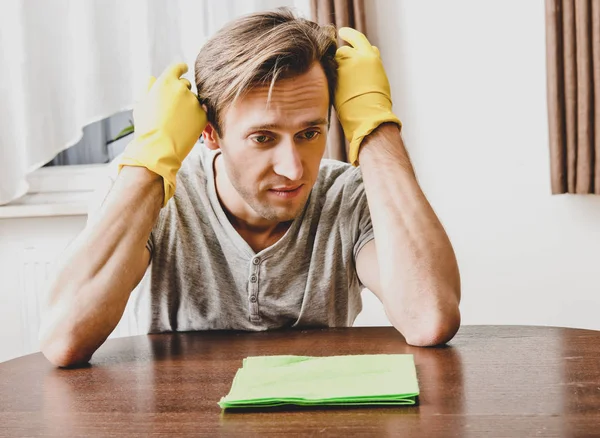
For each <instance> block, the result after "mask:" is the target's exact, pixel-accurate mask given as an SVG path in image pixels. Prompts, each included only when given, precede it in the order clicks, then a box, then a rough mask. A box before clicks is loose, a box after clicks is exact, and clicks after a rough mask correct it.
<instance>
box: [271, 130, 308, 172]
mask: <svg viewBox="0 0 600 438" xmlns="http://www.w3.org/2000/svg"><path fill="white" fill-rule="evenodd" d="M273 170H274V171H275V173H276V174H277V175H281V176H284V177H286V178H287V179H289V180H291V181H299V180H300V179H302V175H303V174H304V169H303V167H302V159H301V157H300V154H299V153H298V147H297V146H296V144H295V143H294V141H293V140H284V141H282V142H281V143H279V145H277V151H276V156H275V166H274V167H273Z"/></svg>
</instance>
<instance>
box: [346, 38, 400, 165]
mask: <svg viewBox="0 0 600 438" xmlns="http://www.w3.org/2000/svg"><path fill="white" fill-rule="evenodd" d="M338 33H339V36H340V38H342V39H343V40H345V41H347V42H348V43H349V44H350V45H351V47H350V46H344V47H340V48H339V49H338V51H337V53H336V55H335V58H336V60H337V62H338V85H337V89H336V92H335V109H336V111H337V113H338V117H339V119H340V122H341V124H342V128H344V134H345V135H346V138H347V139H348V141H349V142H350V151H349V157H348V158H349V161H350V163H352V164H353V165H355V166H356V165H358V152H359V150H360V144H361V142H362V140H363V138H364V137H366V136H367V135H369V134H370V133H371V132H372V131H374V130H375V129H376V128H377V127H378V126H379V125H381V124H382V123H385V122H394V123H397V124H398V126H400V127H401V126H402V124H401V123H400V120H399V119H398V117H396V116H395V115H394V113H393V112H392V98H391V92H390V84H389V82H388V79H387V76H386V74H385V70H384V68H383V64H382V62H381V58H380V56H379V50H378V49H377V47H374V46H372V45H371V43H369V40H367V37H365V36H364V35H363V34H362V33H360V32H358V31H357V30H354V29H351V28H349V27H342V28H341V29H340V30H339V32H338Z"/></svg>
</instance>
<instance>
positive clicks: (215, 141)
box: [202, 122, 221, 150]
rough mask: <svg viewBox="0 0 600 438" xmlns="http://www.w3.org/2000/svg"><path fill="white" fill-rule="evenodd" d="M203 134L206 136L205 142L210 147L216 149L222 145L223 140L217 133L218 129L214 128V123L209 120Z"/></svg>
mask: <svg viewBox="0 0 600 438" xmlns="http://www.w3.org/2000/svg"><path fill="white" fill-rule="evenodd" d="M202 136H203V137H204V144H205V145H206V146H207V147H208V148H209V149H212V150H215V149H219V148H220V147H221V145H220V142H221V141H220V139H219V136H218V135H217V130H216V129H215V128H214V126H213V125H212V123H210V122H209V123H207V124H206V127H205V128H204V131H202Z"/></svg>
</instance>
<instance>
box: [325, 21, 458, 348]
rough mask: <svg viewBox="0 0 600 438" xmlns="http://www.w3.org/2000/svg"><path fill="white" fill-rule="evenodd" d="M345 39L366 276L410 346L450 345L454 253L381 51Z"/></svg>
mask: <svg viewBox="0 0 600 438" xmlns="http://www.w3.org/2000/svg"><path fill="white" fill-rule="evenodd" d="M338 35H339V37H340V38H342V39H343V40H345V41H347V42H348V43H350V45H349V46H343V47H340V48H339V49H338V50H337V52H336V60H337V62H338V85H337V88H336V92H335V108H336V110H337V112H338V116H339V119H340V122H341V124H342V127H343V128H344V133H345V135H346V138H347V139H348V141H349V142H350V149H349V158H350V162H351V163H352V164H354V165H357V164H358V161H359V158H360V163H361V168H362V174H363V181H364V184H365V189H366V193H367V201H368V204H369V210H370V213H371V220H372V224H373V230H374V233H375V241H374V242H370V243H367V244H366V245H365V246H364V247H363V249H362V250H361V251H360V253H359V254H358V255H357V260H356V265H357V272H358V275H359V277H360V279H361V281H362V282H363V284H365V285H366V286H367V287H368V288H369V289H371V290H372V291H373V292H375V294H376V295H377V296H378V297H379V298H380V299H381V301H382V302H383V305H384V307H385V310H386V313H387V315H388V317H389V318H390V321H391V322H392V324H394V326H395V327H396V328H397V329H398V330H399V331H400V332H401V333H402V334H403V335H404V337H405V338H406V340H407V341H408V343H410V344H413V345H419V346H426V345H436V344H441V343H444V342H446V341H448V340H450V339H451V338H452V337H453V336H454V334H455V333H456V331H457V330H458V327H459V325H460V312H459V311H458V303H459V300H460V280H459V274H458V267H457V265H456V258H455V256H454V252H453V250H452V246H451V245H450V242H449V240H448V237H447V236H446V233H445V232H444V230H443V228H442V225H441V224H440V222H439V221H438V219H437V217H436V216H435V213H434V212H433V210H432V209H431V207H430V205H429V203H428V202H427V199H425V196H424V195H423V192H422V191H421V189H420V187H419V184H418V183H417V180H416V178H415V175H414V172H413V170H412V166H411V164H410V160H409V158H408V154H407V153H406V149H405V148H404V144H403V143H402V138H401V136H400V127H401V126H402V124H401V123H400V120H399V119H398V117H396V115H395V114H394V113H393V112H392V98H391V90H390V84H389V82H388V79H387V75H386V73H385V69H384V68H383V63H382V62H381V57H380V55H379V50H378V49H377V48H376V47H374V46H372V45H371V43H370V42H369V40H368V39H367V37H365V36H364V35H363V34H362V33H360V32H358V31H356V30H354V29H351V28H341V29H340V30H339V32H338Z"/></svg>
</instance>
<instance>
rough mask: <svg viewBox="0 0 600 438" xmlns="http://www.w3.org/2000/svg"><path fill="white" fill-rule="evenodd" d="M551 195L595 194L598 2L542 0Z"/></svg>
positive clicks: (599, 145)
mask: <svg viewBox="0 0 600 438" xmlns="http://www.w3.org/2000/svg"><path fill="white" fill-rule="evenodd" d="M546 62H547V84H548V122H549V129H550V163H551V172H552V193H553V194H559V193H595V194H600V0H546Z"/></svg>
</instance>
